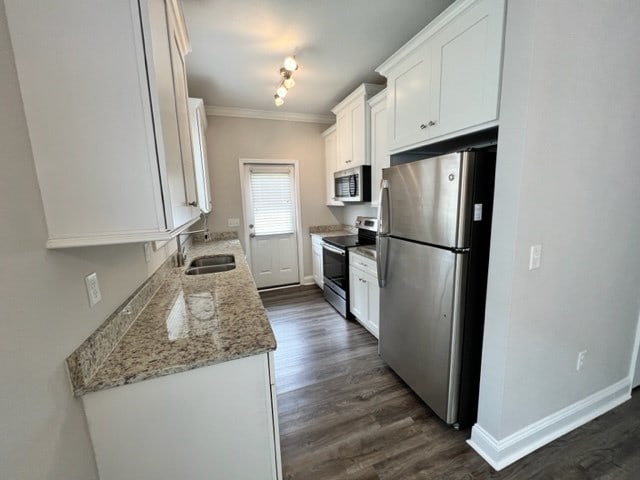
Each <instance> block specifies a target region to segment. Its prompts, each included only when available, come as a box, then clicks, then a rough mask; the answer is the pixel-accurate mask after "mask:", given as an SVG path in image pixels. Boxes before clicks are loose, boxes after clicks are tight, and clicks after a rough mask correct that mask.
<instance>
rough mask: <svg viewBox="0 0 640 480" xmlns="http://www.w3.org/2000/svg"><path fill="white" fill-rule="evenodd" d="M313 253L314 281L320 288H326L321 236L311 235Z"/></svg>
mask: <svg viewBox="0 0 640 480" xmlns="http://www.w3.org/2000/svg"><path fill="white" fill-rule="evenodd" d="M311 253H312V254H313V280H314V282H316V285H318V286H319V287H320V288H324V272H323V268H322V236H321V235H313V234H312V235H311Z"/></svg>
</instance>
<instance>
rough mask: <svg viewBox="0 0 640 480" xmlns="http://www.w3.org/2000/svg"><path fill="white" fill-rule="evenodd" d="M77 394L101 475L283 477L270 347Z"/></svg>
mask: <svg viewBox="0 0 640 480" xmlns="http://www.w3.org/2000/svg"><path fill="white" fill-rule="evenodd" d="M82 400H83V404H84V408H85V413H86V416H87V421H88V424H89V432H90V434H91V441H92V444H93V448H94V451H95V456H96V463H97V466H98V473H99V476H100V480H123V479H136V480H165V479H166V480H169V479H171V480H173V479H177V478H185V479H186V478H188V479H189V480H205V479H206V480H209V479H212V478H220V479H233V480H274V479H281V478H282V467H281V461H280V442H279V432H278V415H277V407H276V394H275V384H274V380H273V354H272V352H270V353H262V354H258V355H254V356H250V357H246V358H241V359H238V360H231V361H228V362H223V363H219V364H216V365H211V366H208V367H203V368H197V369H194V370H189V371H187V372H181V373H176V374H172V375H167V376H164V377H159V378H154V379H151V380H146V381H142V382H139V383H133V384H130V385H123V386H120V387H115V388H111V389H107V390H101V391H98V392H94V393H88V394H86V395H84V396H83V397H82Z"/></svg>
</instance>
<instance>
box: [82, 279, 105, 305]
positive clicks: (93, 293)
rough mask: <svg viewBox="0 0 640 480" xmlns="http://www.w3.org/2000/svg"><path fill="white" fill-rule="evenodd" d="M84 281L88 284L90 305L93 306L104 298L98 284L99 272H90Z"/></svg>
mask: <svg viewBox="0 0 640 480" xmlns="http://www.w3.org/2000/svg"><path fill="white" fill-rule="evenodd" d="M84 283H85V284H86V285H87V295H89V306H91V307H92V308H93V307H94V306H95V304H96V303H98V302H99V301H100V300H102V294H101V293H100V285H99V284H98V274H97V273H96V272H93V273H90V274H89V275H87V276H86V277H85V279H84Z"/></svg>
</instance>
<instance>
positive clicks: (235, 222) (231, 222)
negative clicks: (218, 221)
mask: <svg viewBox="0 0 640 480" xmlns="http://www.w3.org/2000/svg"><path fill="white" fill-rule="evenodd" d="M227 226H229V227H239V226H240V219H239V218H228V219H227Z"/></svg>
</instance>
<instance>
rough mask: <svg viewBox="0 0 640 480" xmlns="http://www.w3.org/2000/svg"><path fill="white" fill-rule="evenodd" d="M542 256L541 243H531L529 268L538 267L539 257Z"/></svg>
mask: <svg viewBox="0 0 640 480" xmlns="http://www.w3.org/2000/svg"><path fill="white" fill-rule="evenodd" d="M541 256H542V245H532V246H531V252H530V253H529V270H534V269H536V268H540V257H541Z"/></svg>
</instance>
